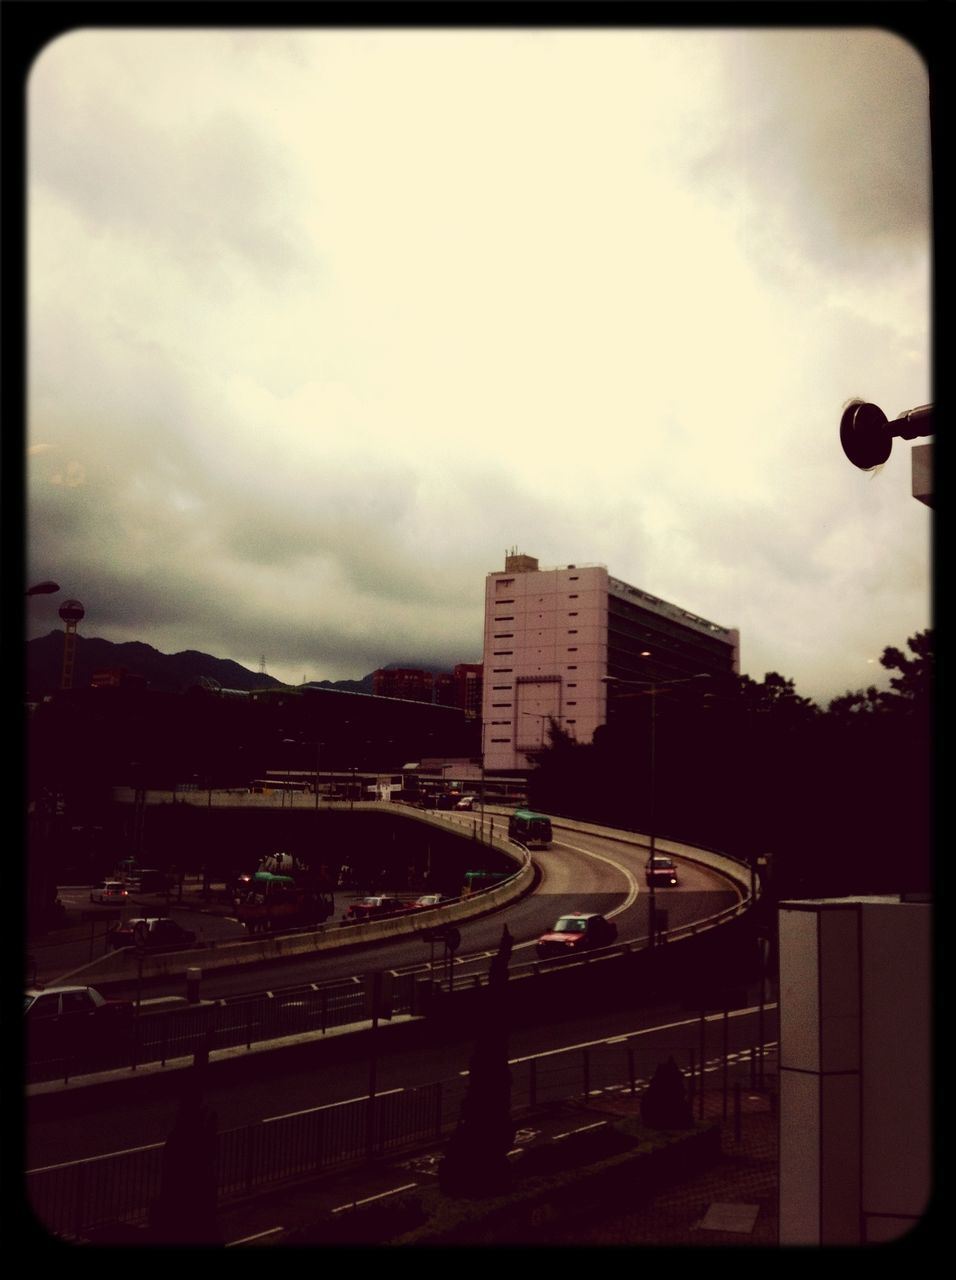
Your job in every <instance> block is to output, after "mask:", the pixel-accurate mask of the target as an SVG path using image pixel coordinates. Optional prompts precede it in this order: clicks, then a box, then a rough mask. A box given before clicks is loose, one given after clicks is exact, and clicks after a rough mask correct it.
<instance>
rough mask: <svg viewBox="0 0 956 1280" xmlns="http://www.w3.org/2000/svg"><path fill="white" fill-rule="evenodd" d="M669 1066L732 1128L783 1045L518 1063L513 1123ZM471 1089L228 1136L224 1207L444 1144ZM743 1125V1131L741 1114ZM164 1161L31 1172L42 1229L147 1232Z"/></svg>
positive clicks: (425, 1090) (362, 1101) (454, 1088)
mask: <svg viewBox="0 0 956 1280" xmlns="http://www.w3.org/2000/svg"><path fill="white" fill-rule="evenodd" d="M668 1057H673V1058H674V1060H675V1062H676V1063H677V1065H678V1066H679V1067H680V1069H681V1072H682V1074H683V1076H684V1080H685V1086H686V1090H687V1096H688V1099H689V1101H690V1104H691V1107H692V1108H694V1107H695V1105H699V1110H698V1112H697V1114H698V1115H700V1116H702V1115H703V1108H702V1103H703V1097H704V1091H705V1089H706V1091H707V1092H708V1094H712V1093H713V1091H714V1090H715V1089H722V1092H723V1098H724V1118H725V1119H728V1118H729V1117H730V1116H731V1115H732V1114H733V1113H734V1105H733V1103H734V1100H737V1102H738V1106H739V1092H740V1089H741V1088H750V1089H752V1090H760V1091H761V1092H764V1091H766V1092H769V1094H770V1096H771V1098H772V1097H773V1096H774V1095H775V1089H776V1076H777V1046H776V1044H775V1043H774V1044H766V1045H759V1046H758V1045H754V1046H751V1047H749V1048H747V1049H745V1050H740V1051H735V1052H734V1053H727V1054H723V1055H718V1056H706V1057H704V1058H703V1060H701V1055H700V1052H699V1049H694V1048H691V1047H688V1046H687V1045H686V1044H683V1045H680V1046H674V1047H672V1048H667V1047H661V1046H656V1047H649V1046H647V1045H646V1044H643V1045H642V1044H640V1040H639V1038H638V1037H636V1036H635V1037H629V1038H625V1039H622V1040H619V1041H614V1042H611V1043H605V1044H599V1045H593V1046H589V1047H587V1048H581V1049H568V1050H558V1051H553V1052H548V1053H544V1054H539V1055H536V1056H534V1057H529V1058H525V1059H522V1060H516V1061H513V1062H512V1063H511V1077H512V1082H511V1105H512V1114H513V1116H515V1117H516V1118H518V1117H523V1118H524V1119H525V1121H526V1122H527V1123H531V1122H532V1121H533V1115H534V1111H535V1109H538V1111H539V1112H540V1110H541V1108H546V1107H547V1105H548V1104H549V1103H557V1102H564V1101H568V1100H571V1099H578V1100H585V1101H586V1100H587V1099H589V1098H596V1097H598V1096H613V1095H614V1094H626V1093H629V1094H632V1095H639V1094H640V1093H642V1092H643V1090H644V1089H645V1088H646V1087H647V1085H648V1083H649V1082H650V1079H651V1077H652V1076H653V1073H654V1070H655V1069H656V1067H657V1066H658V1065H659V1064H660V1063H661V1062H663V1061H665V1060H666V1059H667V1058H668ZM467 1088H468V1081H467V1077H462V1076H456V1077H453V1078H451V1079H446V1080H441V1081H437V1082H434V1083H431V1084H426V1085H420V1086H416V1087H413V1088H407V1089H397V1090H392V1091H389V1092H386V1093H381V1094H379V1095H378V1096H376V1097H374V1098H372V1099H369V1098H359V1099H355V1100H353V1101H351V1102H344V1103H338V1104H329V1105H326V1106H319V1107H315V1108H313V1109H311V1110H308V1111H304V1112H299V1113H297V1114H295V1115H292V1116H283V1117H279V1118H276V1119H269V1120H261V1121H258V1122H256V1123H254V1124H249V1125H244V1126H242V1127H241V1128H237V1129H230V1130H226V1131H224V1132H222V1133H220V1134H219V1136H218V1155H217V1168H216V1184H217V1194H218V1200H219V1202H220V1203H226V1202H229V1201H236V1200H242V1199H244V1198H248V1197H252V1196H255V1195H256V1194H258V1193H260V1192H263V1191H265V1190H271V1189H273V1188H276V1187H279V1186H282V1185H283V1184H291V1183H295V1182H297V1181H303V1180H307V1179H310V1178H314V1177H318V1176H322V1175H324V1174H327V1173H330V1172H334V1171H338V1170H344V1169H348V1168H354V1167H359V1166H361V1165H363V1164H365V1163H368V1162H372V1161H375V1160H377V1159H380V1158H382V1157H385V1156H390V1155H394V1154H401V1153H403V1152H412V1151H414V1150H415V1149H416V1148H421V1147H423V1146H427V1145H428V1144H431V1143H435V1142H441V1141H442V1140H443V1139H444V1138H446V1137H448V1136H449V1135H450V1134H451V1133H452V1132H453V1131H454V1129H455V1126H456V1124H457V1123H458V1119H459V1116H460V1114H461V1106H462V1102H463V1100H464V1097H465V1094H466V1091H467ZM734 1118H735V1121H739V1114H737V1115H735V1116H734ZM162 1158H163V1144H162V1143H155V1144H152V1145H150V1146H146V1147H140V1148H137V1149H134V1150H130V1151H122V1152H117V1153H114V1154H110V1155H103V1156H97V1157H94V1158H92V1159H87V1160H74V1161H70V1162H68V1163H65V1164H60V1165H55V1166H51V1167H48V1168H43V1169H35V1170H31V1171H29V1172H28V1173H27V1175H26V1185H27V1193H28V1197H29V1203H30V1205H31V1207H32V1209H33V1212H34V1214H35V1215H36V1218H37V1219H38V1221H39V1222H40V1224H41V1225H42V1226H43V1228H44V1229H45V1230H47V1231H48V1232H49V1233H50V1234H51V1235H53V1236H56V1237H60V1238H63V1239H72V1240H77V1239H83V1238H84V1237H85V1236H86V1235H88V1234H89V1233H91V1232H92V1231H95V1230H96V1229H97V1228H102V1227H105V1226H108V1225H114V1224H119V1223H122V1224H127V1225H129V1226H145V1225H146V1224H147V1223H148V1222H149V1218H150V1211H151V1207H152V1206H153V1205H154V1204H155V1203H156V1201H157V1200H158V1199H159V1196H160V1191H161V1187H162Z"/></svg>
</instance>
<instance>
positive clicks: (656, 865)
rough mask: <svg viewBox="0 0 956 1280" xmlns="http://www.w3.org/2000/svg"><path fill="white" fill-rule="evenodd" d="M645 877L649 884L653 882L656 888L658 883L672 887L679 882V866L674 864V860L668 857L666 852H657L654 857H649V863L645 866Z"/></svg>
mask: <svg viewBox="0 0 956 1280" xmlns="http://www.w3.org/2000/svg"><path fill="white" fill-rule="evenodd" d="M644 879H645V880H646V881H647V883H648V885H650V884H652V883H653V885H654V887H655V888H657V886H658V885H663V886H664V887H665V888H672V887H673V886H674V885H676V884H677V868H676V867H675V866H674V860H673V859H672V858H668V857H667V855H666V854H663V853H655V854H654V857H653V858H652V859H651V858H648V860H647V865H646V866H645V868H644Z"/></svg>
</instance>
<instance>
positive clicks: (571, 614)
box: [568, 609, 578, 618]
mask: <svg viewBox="0 0 956 1280" xmlns="http://www.w3.org/2000/svg"><path fill="white" fill-rule="evenodd" d="M577 616H578V611H577V609H572V610H571V612H570V613H569V614H568V617H569V618H576V617H577Z"/></svg>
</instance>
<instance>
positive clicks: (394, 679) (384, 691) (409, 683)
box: [372, 667, 434, 702]
mask: <svg viewBox="0 0 956 1280" xmlns="http://www.w3.org/2000/svg"><path fill="white" fill-rule="evenodd" d="M372 692H373V694H374V695H375V697H376V698H404V699H405V700H406V701H408V702H431V701H432V699H433V694H434V680H433V677H432V673H431V672H430V671H418V670H415V669H413V668H411V667H392V668H381V669H380V670H378V671H373V672H372Z"/></svg>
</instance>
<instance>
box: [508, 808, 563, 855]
mask: <svg viewBox="0 0 956 1280" xmlns="http://www.w3.org/2000/svg"><path fill="white" fill-rule="evenodd" d="M508 837H509V839H511V840H517V841H518V843H519V844H523V845H524V846H525V848H527V849H550V848H551V839H552V836H551V819H550V818H546V817H545V816H544V814H543V813H534V812H533V811H532V810H531V809H515V811H514V813H513V814H512V815H511V817H510V818H509V819H508Z"/></svg>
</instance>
